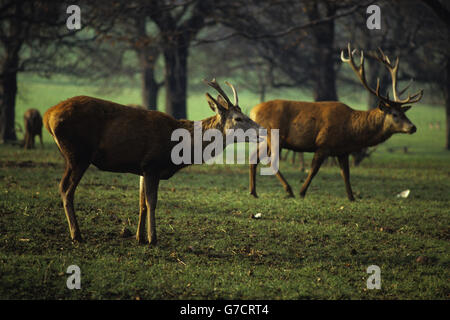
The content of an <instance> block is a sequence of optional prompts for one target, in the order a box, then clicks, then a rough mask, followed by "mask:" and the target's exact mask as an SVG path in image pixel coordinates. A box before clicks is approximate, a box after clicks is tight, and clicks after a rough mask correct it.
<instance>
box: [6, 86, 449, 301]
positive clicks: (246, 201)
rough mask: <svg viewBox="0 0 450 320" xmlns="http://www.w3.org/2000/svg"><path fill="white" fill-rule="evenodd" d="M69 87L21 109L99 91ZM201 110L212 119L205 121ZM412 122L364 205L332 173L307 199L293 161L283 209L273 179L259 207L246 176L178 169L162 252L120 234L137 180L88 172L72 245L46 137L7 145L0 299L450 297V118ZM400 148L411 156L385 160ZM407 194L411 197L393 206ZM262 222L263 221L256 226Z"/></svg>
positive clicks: (428, 111)
mask: <svg viewBox="0 0 450 320" xmlns="http://www.w3.org/2000/svg"><path fill="white" fill-rule="evenodd" d="M23 85H24V84H22V86H23ZM62 87H63V86H62V85H61V87H59V86H58V85H54V87H51V86H50V87H49V86H43V87H42V89H39V84H38V83H33V84H30V86H29V90H30V91H29V93H30V94H28V95H25V97H24V98H26V97H27V96H28V97H29V102H30V101H32V102H33V103H32V104H33V105H34V106H37V107H38V108H40V109H41V110H45V109H46V108H48V107H49V106H51V105H53V104H55V103H57V102H58V101H60V100H62V99H64V98H66V97H70V96H71V95H77V94H85V93H87V94H91V95H93V94H94V93H95V92H94V91H93V89H90V88H88V87H86V88H83V87H79V88H74V87H71V86H67V88H66V91H64V90H63V89H62ZM41 90H42V94H41V93H40V91H41ZM84 90H85V91H84ZM32 92H35V95H38V97H39V98H37V96H34V97H33V96H32V95H31V93H32ZM93 92H94V93H93ZM133 92H134V91H133ZM241 96H242V101H243V103H244V102H245V101H251V96H250V95H246V94H244V93H243V94H242V95H241ZM133 97H134V98H133ZM137 97H138V95H137V94H132V93H130V94H129V95H127V97H126V98H124V97H122V98H121V99H115V100H116V101H121V102H125V103H129V102H131V103H132V102H136V101H137V100H136V98H137ZM110 98H111V99H113V100H114V97H110ZM128 98H130V100H131V101H129V102H128V101H126V100H127V99H128ZM24 101H25V100H24V99H22V101H21V102H20V105H19V111H18V113H20V112H21V111H22V110H24V108H25V105H26V104H25V103H24ZM200 101H201V103H200ZM197 102H199V105H201V107H202V108H203V109H201V110H202V111H195V112H194V111H193V107H192V106H193V105H195V103H197ZM247 103H248V102H247ZM27 105H30V103H27ZM249 105H251V104H249ZM189 106H190V109H191V110H190V111H189V114H190V116H191V117H192V118H197V119H200V118H201V117H203V115H209V114H210V111H209V108H208V107H207V105H206V102H204V101H203V95H202V94H196V95H192V96H190V98H189ZM195 110H197V109H195ZM196 112H197V113H196ZM408 114H410V118H411V119H412V120H413V122H415V124H416V125H417V126H418V132H417V133H416V134H415V135H412V136H409V135H408V136H407V135H397V136H395V137H393V138H392V139H390V140H389V141H388V142H387V143H385V144H383V145H381V146H379V147H378V149H377V151H376V152H375V153H374V154H373V155H372V157H371V158H370V159H368V160H366V161H365V162H363V164H362V165H361V166H360V167H358V168H351V180H352V185H353V189H354V192H355V194H356V197H357V201H356V202H354V203H350V202H349V201H347V199H346V194H345V188H344V183H343V181H342V178H341V177H340V173H339V169H338V168H336V167H332V166H325V167H323V168H322V169H321V171H320V172H319V174H318V175H317V177H316V178H315V179H314V181H313V183H312V185H311V187H310V189H309V191H308V194H307V196H306V198H305V199H300V198H299V197H298V191H299V188H300V185H301V182H302V181H303V180H304V179H305V177H306V174H305V173H302V172H300V171H299V170H298V169H297V166H298V165H295V166H293V165H291V164H290V163H286V162H282V163H281V170H282V172H283V174H284V175H285V177H286V178H287V179H288V181H289V182H290V184H291V185H292V187H293V188H294V190H295V194H296V198H294V199H285V194H284V191H283V189H282V188H281V186H280V184H279V182H278V181H277V179H276V178H274V177H271V176H260V175H258V176H257V188H258V193H259V196H260V198H259V199H253V198H251V197H250V196H249V195H248V168H247V166H245V165H203V166H192V167H189V168H186V169H184V170H182V171H180V172H179V173H177V174H176V175H175V176H174V177H173V178H171V179H170V180H168V181H162V182H161V185H160V192H159V202H158V208H157V231H158V236H159V239H158V240H159V243H158V245H157V246H156V247H148V246H146V245H138V244H137V242H136V241H135V239H134V237H133V236H131V237H127V238H123V237H121V236H120V234H121V231H122V230H123V229H124V228H126V229H128V230H130V231H131V232H132V233H133V234H134V232H135V230H136V226H137V219H138V203H139V201H138V177H136V176H133V175H126V174H117V173H108V172H102V171H99V170H97V169H96V168H95V167H91V168H90V169H89V170H88V171H87V173H86V174H85V176H84V178H83V180H82V181H81V183H80V185H79V187H78V189H77V193H76V199H75V207H76V210H77V217H78V221H79V224H80V228H81V231H82V234H83V236H84V242H83V243H81V244H73V243H72V242H71V241H70V238H69V231H68V226H67V222H66V220H65V216H64V212H63V208H62V205H61V200H60V197H59V194H58V190H57V188H58V187H57V186H58V183H59V180H60V178H61V175H62V172H63V161H62V157H61V156H60V155H59V153H58V151H57V149H56V146H55V145H54V143H53V142H51V140H50V139H49V136H46V137H45V141H46V144H45V149H44V150H41V149H36V150H31V151H24V150H22V149H20V148H18V147H14V146H0V298H1V299H135V298H137V297H139V298H141V299H449V298H450V288H449V282H448V279H449V277H450V272H449V262H450V250H449V249H450V245H449V240H450V228H449V227H450V216H449V213H450V209H449V208H450V196H449V192H448V190H449V189H450V161H449V160H450V159H449V153H448V152H446V151H444V150H443V143H444V141H443V139H444V132H443V130H442V129H441V130H440V131H439V130H431V129H429V128H428V123H429V122H430V121H436V120H439V119H443V116H444V112H443V110H442V109H439V108H434V107H426V106H418V107H415V108H412V109H411V111H410V112H409V113H408ZM441 121H442V120H441ZM401 146H408V148H409V153H407V154H403V153H402V152H400V151H397V149H395V151H394V152H389V151H388V148H396V147H401ZM308 158H310V155H309V157H308ZM405 189H410V190H411V194H410V196H409V198H407V199H400V198H397V197H396V196H395V195H396V194H397V193H399V192H400V191H402V190H405ZM258 212H260V213H262V218H261V219H252V218H251V215H252V214H255V213H258ZM419 256H422V257H425V258H424V259H422V261H421V262H417V261H416V259H417V258H418V257H419ZM72 264H76V265H78V266H79V267H80V268H81V290H69V289H67V287H66V280H67V277H68V275H67V274H66V273H65V272H66V269H67V267H68V266H69V265H72ZM372 264H375V265H378V266H379V267H380V268H381V281H382V289H381V290H367V288H366V280H367V277H368V274H367V273H366V269H367V267H368V266H369V265H372Z"/></svg>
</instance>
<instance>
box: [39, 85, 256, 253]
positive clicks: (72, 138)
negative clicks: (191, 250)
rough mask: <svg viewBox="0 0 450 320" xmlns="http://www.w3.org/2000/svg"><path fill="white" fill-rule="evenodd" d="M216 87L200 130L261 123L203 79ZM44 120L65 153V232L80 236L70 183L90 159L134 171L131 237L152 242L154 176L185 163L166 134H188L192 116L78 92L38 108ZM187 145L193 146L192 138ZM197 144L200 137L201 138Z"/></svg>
mask: <svg viewBox="0 0 450 320" xmlns="http://www.w3.org/2000/svg"><path fill="white" fill-rule="evenodd" d="M206 83H207V84H208V85H209V86H211V87H212V88H214V89H215V90H217V91H218V92H219V95H218V97H217V100H216V99H214V98H213V97H212V96H210V95H209V94H208V93H207V94H206V100H207V101H208V104H209V106H210V108H211V109H212V110H213V111H214V112H215V113H216V115H215V116H212V117H209V118H207V119H204V120H203V121H202V122H201V125H202V130H203V131H205V130H208V129H217V130H219V131H220V132H221V133H222V134H223V136H224V144H225V142H226V141H225V135H226V132H227V130H228V129H242V130H247V129H254V130H257V131H258V130H259V129H261V127H260V126H259V125H258V124H256V123H255V122H254V121H252V120H251V119H250V118H249V117H247V116H246V115H245V114H243V113H242V111H241V109H240V107H239V105H238V95H237V92H236V90H235V88H234V87H233V86H232V85H231V84H229V83H228V82H226V84H227V85H229V86H230V87H231V88H232V90H233V93H234V103H231V101H230V99H229V98H228V97H227V95H226V94H225V92H224V91H223V90H222V89H221V88H220V86H219V84H218V83H217V82H216V81H215V79H214V80H213V81H210V82H206ZM44 124H45V127H46V128H47V130H48V131H49V132H50V133H51V135H52V136H53V138H54V140H55V142H56V144H57V146H58V148H59V150H61V153H62V155H63V156H64V158H65V162H66V169H65V172H64V175H63V177H62V179H61V182H60V186H59V187H60V193H61V197H62V201H63V205H64V210H65V213H66V218H67V221H68V223H69V229H70V235H71V238H72V239H73V240H75V241H81V232H80V228H79V227H78V223H77V219H76V217H75V210H74V205H73V200H74V194H75V189H76V187H77V185H78V183H79V182H80V180H81V178H82V176H83V174H84V172H85V171H86V169H87V168H88V167H89V165H90V164H93V165H94V166H96V167H97V168H99V169H100V170H104V171H112V172H123V173H133V174H136V175H140V176H141V178H140V211H139V224H138V228H137V232H136V239H137V240H138V241H139V243H145V242H146V240H145V224H146V222H147V239H148V242H149V243H150V244H152V245H153V244H156V241H157V238H156V222H155V210H156V203H157V193H158V185H159V181H160V180H161V179H162V180H166V179H169V178H170V177H171V176H172V175H173V174H175V173H176V172H177V171H178V170H180V169H181V168H183V167H185V166H187V165H189V164H184V163H182V164H179V165H175V164H174V163H173V162H172V160H171V150H172V148H173V147H174V146H175V145H176V144H177V142H176V141H172V140H171V135H172V132H173V131H174V130H176V129H180V128H183V129H186V130H187V131H188V132H189V133H190V135H191V137H193V134H194V121H190V120H176V119H175V118H173V117H172V116H170V115H168V114H166V113H163V112H159V111H150V110H145V109H139V108H132V107H127V106H124V105H120V104H117V103H113V102H109V101H105V100H100V99H96V98H92V97H86V96H78V97H73V98H70V99H68V100H66V101H63V102H61V103H59V104H58V105H56V106H53V107H51V108H50V109H48V110H47V112H46V113H45V114H44ZM191 141H192V148H194V141H193V139H191ZM202 144H203V145H202V150H203V149H204V148H205V147H206V145H207V144H206V143H205V142H202ZM191 154H193V152H192V153H191Z"/></svg>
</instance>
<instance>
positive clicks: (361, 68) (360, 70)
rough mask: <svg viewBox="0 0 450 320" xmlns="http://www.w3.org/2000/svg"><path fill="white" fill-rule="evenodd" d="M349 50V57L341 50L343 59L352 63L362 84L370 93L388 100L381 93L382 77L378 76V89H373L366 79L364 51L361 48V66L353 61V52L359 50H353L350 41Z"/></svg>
mask: <svg viewBox="0 0 450 320" xmlns="http://www.w3.org/2000/svg"><path fill="white" fill-rule="evenodd" d="M347 51H348V58H345V57H344V51H343V50H342V51H341V60H342V61H343V62H346V63H348V64H349V65H350V67H351V68H352V69H353V71H354V72H355V73H356V74H357V75H358V78H359V80H360V81H361V83H362V85H363V86H364V88H366V89H367V90H368V91H369V92H370V93H372V94H374V95H375V96H377V97H378V98H379V99H381V100H383V101H387V99H386V98H385V97H383V96H381V95H380V79H379V78H377V87H376V89H375V90H374V89H372V88H371V87H369V85H368V84H367V80H366V73H365V70H364V51H363V50H361V52H360V55H361V59H360V65H359V67H357V66H356V65H355V62H354V61H353V54H354V53H355V52H357V49H354V50H353V51H352V49H351V45H350V43H349V44H348V46H347Z"/></svg>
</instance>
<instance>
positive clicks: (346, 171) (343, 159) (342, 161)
mask: <svg viewBox="0 0 450 320" xmlns="http://www.w3.org/2000/svg"><path fill="white" fill-rule="evenodd" d="M338 160H339V166H340V167H341V175H342V177H343V178H344V182H345V190H346V191H347V197H348V200H350V201H355V198H354V197H353V191H352V186H351V185H350V168H349V166H348V154H346V155H343V156H339V157H338Z"/></svg>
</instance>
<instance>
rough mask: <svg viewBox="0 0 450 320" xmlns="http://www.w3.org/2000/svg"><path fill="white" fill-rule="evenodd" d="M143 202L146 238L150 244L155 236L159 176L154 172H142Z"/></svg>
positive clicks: (152, 243)
mask: <svg viewBox="0 0 450 320" xmlns="http://www.w3.org/2000/svg"><path fill="white" fill-rule="evenodd" d="M144 182H145V204H146V206H147V238H148V242H149V243H150V245H155V244H156V241H157V238H156V217H155V211H156V202H157V201H158V185H159V176H158V175H157V174H154V173H144Z"/></svg>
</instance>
